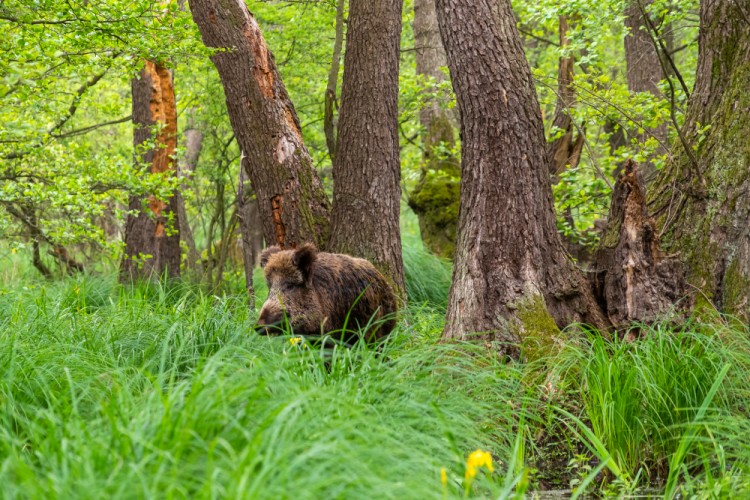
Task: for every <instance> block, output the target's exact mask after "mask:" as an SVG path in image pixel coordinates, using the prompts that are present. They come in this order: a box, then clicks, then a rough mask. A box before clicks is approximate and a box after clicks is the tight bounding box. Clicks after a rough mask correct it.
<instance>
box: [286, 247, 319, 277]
mask: <svg viewBox="0 0 750 500" xmlns="http://www.w3.org/2000/svg"><path fill="white" fill-rule="evenodd" d="M317 256H318V249H317V248H315V245H313V244H312V243H305V244H304V245H302V246H301V247H299V248H298V249H297V250H295V251H294V254H292V264H294V265H295V266H297V269H299V270H300V271H301V272H302V276H303V277H304V279H305V281H307V280H308V278H309V277H310V273H311V272H312V266H313V263H314V262H315V258H316V257H317Z"/></svg>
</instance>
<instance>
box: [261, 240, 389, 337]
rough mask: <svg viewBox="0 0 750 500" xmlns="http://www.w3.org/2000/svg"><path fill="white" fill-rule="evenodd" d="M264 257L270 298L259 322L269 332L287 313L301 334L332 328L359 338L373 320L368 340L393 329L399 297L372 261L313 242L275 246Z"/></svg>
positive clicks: (333, 332)
mask: <svg viewBox="0 0 750 500" xmlns="http://www.w3.org/2000/svg"><path fill="white" fill-rule="evenodd" d="M260 260H261V264H260V265H261V267H262V268H263V272H264V274H265V277H266V281H267V282H268V299H267V300H266V302H265V304H263V308H262V309H261V311H260V315H259V317H258V325H259V326H261V327H264V328H265V330H266V332H270V331H271V328H270V326H271V325H275V324H277V323H281V322H283V320H284V318H285V317H286V318H287V319H288V320H289V323H290V324H291V326H292V329H293V330H294V332H295V333H296V334H300V335H321V334H323V333H330V334H331V336H332V337H333V338H337V339H340V340H344V341H345V342H353V341H355V340H356V339H357V334H356V331H357V330H358V329H359V328H364V327H366V326H367V325H368V324H371V325H372V326H371V327H370V328H369V329H368V331H367V332H366V338H367V340H377V339H380V338H383V337H385V336H386V335H388V334H389V333H391V331H392V330H393V327H394V326H395V323H396V321H395V318H394V316H395V313H396V310H397V306H396V296H395V294H394V293H393V290H392V288H391V287H390V285H389V284H388V282H387V281H386V279H385V278H384V277H383V275H382V274H380V273H379V272H378V271H377V269H375V267H374V266H373V265H372V264H371V263H369V262H368V261H366V260H364V259H358V258H355V257H350V256H348V255H343V254H335V253H327V252H319V251H318V249H317V248H315V246H313V245H311V244H305V245H302V246H301V247H299V248H297V249H296V250H281V249H280V248H279V247H277V246H273V247H269V248H267V249H266V250H264V251H263V253H262V254H261V259H260ZM347 316H348V319H347ZM344 328H346V331H343V330H344Z"/></svg>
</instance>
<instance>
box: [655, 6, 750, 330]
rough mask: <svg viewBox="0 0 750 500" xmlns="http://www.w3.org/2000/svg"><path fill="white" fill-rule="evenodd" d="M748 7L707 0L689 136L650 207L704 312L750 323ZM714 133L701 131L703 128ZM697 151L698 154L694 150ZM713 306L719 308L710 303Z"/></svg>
mask: <svg viewBox="0 0 750 500" xmlns="http://www.w3.org/2000/svg"><path fill="white" fill-rule="evenodd" d="M743 5H746V4H744V3H743V2H731V1H728V0H702V1H701V9H700V25H701V27H700V31H699V38H698V46H699V50H698V68H697V73H696V79H695V88H694V90H693V93H692V94H691V96H690V100H689V104H688V112H687V115H686V120H685V126H684V128H683V133H684V135H685V136H686V137H687V140H688V141H689V143H690V146H692V148H690V149H689V150H687V151H682V152H681V153H682V154H681V155H680V157H679V158H677V159H676V160H675V161H673V162H670V163H668V164H667V166H666V168H665V169H663V170H662V171H661V172H660V174H659V177H658V179H657V181H655V182H654V185H653V188H651V187H650V190H651V194H650V196H649V199H650V203H649V208H650V209H651V211H652V213H653V214H654V215H655V216H656V217H657V220H658V221H659V227H660V233H661V234H662V235H663V238H662V240H663V242H664V247H665V249H666V250H667V251H669V252H672V253H679V255H680V257H681V259H682V260H683V261H684V262H685V263H686V264H687V266H688V282H689V283H690V285H692V286H691V288H690V290H692V291H695V290H697V292H694V293H693V294H691V295H692V298H693V299H695V302H696V306H698V307H699V308H700V309H703V308H704V306H707V307H708V308H709V309H712V308H713V307H714V306H715V307H717V308H719V309H720V310H722V311H724V312H727V313H731V314H735V315H738V316H739V317H741V318H743V319H744V320H747V319H748V318H750V224H748V221H749V220H750V155H749V154H748V151H750V135H748V134H747V133H746V127H747V117H748V116H749V115H750V93H748V92H747V89H748V88H750V23H748V22H747V18H746V17H745V15H744V12H746V11H747V10H745V11H744V12H743V10H742V9H743ZM707 124H710V125H711V127H710V128H709V129H708V130H705V131H704V132H703V133H699V131H698V130H699V128H698V127H699V126H700V127H705V126H706V125H707ZM693 148H694V150H693ZM707 300H710V301H711V302H712V304H711V305H708V304H706V301H707Z"/></svg>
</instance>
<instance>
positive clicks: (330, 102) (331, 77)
mask: <svg viewBox="0 0 750 500" xmlns="http://www.w3.org/2000/svg"><path fill="white" fill-rule="evenodd" d="M345 3H346V0H338V4H337V5H336V38H335V39H334V41H333V56H332V57H331V69H330V71H329V72H328V84H327V85H326V96H325V110H324V114H323V131H324V133H325V136H326V146H328V155H329V156H330V157H331V161H333V159H334V157H335V156H336V116H335V115H336V109H335V108H336V106H337V103H336V86H337V85H338V81H339V67H340V65H341V64H340V63H341V48H342V46H343V44H344V5H345Z"/></svg>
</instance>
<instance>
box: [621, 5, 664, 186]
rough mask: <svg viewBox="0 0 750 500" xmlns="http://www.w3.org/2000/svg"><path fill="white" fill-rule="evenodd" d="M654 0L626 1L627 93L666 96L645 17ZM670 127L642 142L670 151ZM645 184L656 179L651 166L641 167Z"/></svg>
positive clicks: (657, 130) (660, 151) (661, 127)
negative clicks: (655, 143) (668, 148)
mask: <svg viewBox="0 0 750 500" xmlns="http://www.w3.org/2000/svg"><path fill="white" fill-rule="evenodd" d="M652 3H653V0H627V2H626V4H625V27H626V28H627V29H628V33H627V34H626V35H625V64H626V69H627V80H628V90H630V92H649V93H651V94H653V95H654V96H656V97H663V94H662V93H661V91H660V90H659V82H660V81H661V80H663V79H664V78H665V76H664V71H663V70H662V64H661V61H660V60H659V53H658V51H657V50H656V44H655V43H654V39H653V36H655V35H656V34H655V33H652V32H651V31H650V29H649V25H648V24H647V21H646V18H645V16H644V14H646V13H647V9H648V8H649V6H650V5H651V4H652ZM667 133H668V132H667V124H666V123H662V124H661V125H659V127H657V128H655V129H649V130H646V131H645V132H644V133H643V134H642V135H641V137H640V140H641V142H643V141H645V140H646V139H648V138H649V137H654V138H655V139H656V140H657V141H659V143H660V146H659V148H658V150H657V151H656V154H659V155H663V154H664V153H666V151H667V144H668V140H667ZM641 169H642V172H641V173H642V174H643V176H644V178H645V179H646V182H650V181H651V180H653V178H654V176H655V175H656V170H655V169H654V167H653V165H652V164H651V163H646V164H644V165H642V166H641Z"/></svg>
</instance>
